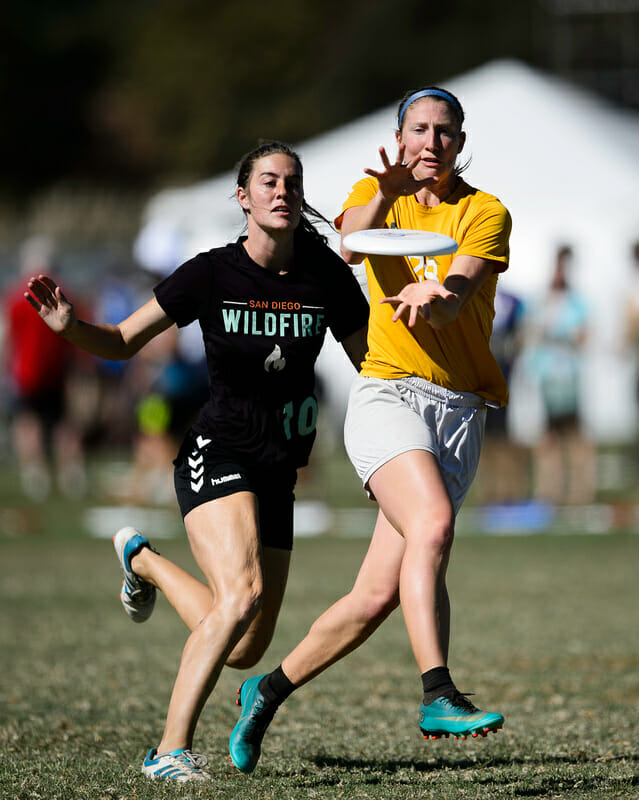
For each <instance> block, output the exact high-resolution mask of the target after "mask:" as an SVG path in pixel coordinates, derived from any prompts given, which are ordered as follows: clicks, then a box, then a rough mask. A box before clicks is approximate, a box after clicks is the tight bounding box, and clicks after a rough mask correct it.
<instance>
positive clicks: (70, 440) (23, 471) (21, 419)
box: [3, 237, 87, 500]
mask: <svg viewBox="0 0 639 800" xmlns="http://www.w3.org/2000/svg"><path fill="white" fill-rule="evenodd" d="M53 261H54V259H53V245H52V243H51V242H50V241H49V240H48V239H46V238H44V237H34V238H32V239H28V240H27V241H26V242H25V243H24V244H23V246H22V248H21V251H20V279H19V280H18V282H17V284H16V285H15V286H12V287H9V288H8V290H7V291H6V294H5V297H4V303H3V305H4V309H3V310H4V318H5V327H4V342H3V360H4V368H5V370H6V376H7V381H8V397H7V407H6V412H7V414H8V417H9V426H10V435H11V444H12V447H13V451H14V454H15V457H16V459H17V464H18V468H19V471H20V481H21V486H22V490H23V492H24V493H25V494H26V495H27V496H28V497H30V498H31V499H33V500H44V499H45V498H46V497H47V496H48V494H49V493H50V491H51V489H52V485H53V475H54V474H55V477H56V479H57V485H58V488H59V489H60V490H61V491H62V492H63V493H65V494H67V495H68V496H71V497H79V496H81V495H82V494H84V492H85V491H86V488H87V482H86V473H85V465H84V455H83V448H82V442H81V437H80V435H79V433H78V431H77V428H76V425H75V424H74V420H73V419H72V418H70V415H69V414H68V409H67V402H66V399H67V398H66V389H67V381H68V378H69V376H70V374H71V370H72V367H73V359H74V355H73V350H72V348H71V346H70V345H68V344H67V342H65V341H64V339H62V338H61V337H59V336H56V335H55V334H54V333H53V332H52V331H51V330H49V329H48V328H47V327H46V325H42V324H41V322H40V320H39V319H38V317H37V316H36V315H35V314H34V313H33V311H32V309H31V308H30V307H29V304H28V303H27V302H26V301H25V299H24V283H25V281H24V277H26V276H31V275H38V274H40V273H42V272H50V271H51V270H52V269H54V268H55V265H54V263H53Z"/></svg>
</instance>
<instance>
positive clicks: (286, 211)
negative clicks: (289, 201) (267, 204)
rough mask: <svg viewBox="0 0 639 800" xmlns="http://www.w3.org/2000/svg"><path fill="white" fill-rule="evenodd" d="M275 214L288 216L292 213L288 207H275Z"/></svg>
mask: <svg viewBox="0 0 639 800" xmlns="http://www.w3.org/2000/svg"><path fill="white" fill-rule="evenodd" d="M273 213H274V214H283V215H285V216H288V215H289V214H290V213H291V209H290V208H289V207H288V206H275V208H274V209H273Z"/></svg>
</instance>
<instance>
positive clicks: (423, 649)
mask: <svg viewBox="0 0 639 800" xmlns="http://www.w3.org/2000/svg"><path fill="white" fill-rule="evenodd" d="M370 486H371V489H372V490H373V492H374V493H375V496H376V498H377V500H378V502H379V504H380V507H381V509H382V510H383V511H384V514H385V516H386V518H387V519H388V520H389V522H390V523H391V524H392V525H393V526H394V527H395V528H396V529H397V530H398V531H401V533H402V535H403V537H404V540H405V545H406V546H405V551H404V557H403V559H402V566H401V572H400V578H399V591H400V601H401V605H402V611H403V614H404V620H405V622H406V629H407V631H408V636H409V638H410V642H411V645H412V648H413V653H414V655H415V660H416V661H417V665H418V667H419V671H420V672H421V673H423V672H426V671H427V670H429V669H432V668H433V667H439V666H446V663H447V659H448V642H449V635H450V604H449V600H448V592H447V589H446V570H447V567H448V560H449V556H450V549H451V547H452V542H453V535H454V519H455V516H454V510H453V507H452V504H451V502H450V498H449V497H448V492H447V490H446V487H445V485H444V482H443V480H442V477H441V474H440V471H439V466H438V464H437V461H436V460H435V457H434V456H433V455H432V454H431V453H428V452H426V451H423V450H412V451H410V452H407V453H403V454H402V455H400V456H398V457H397V458H394V459H392V461H389V462H388V463H386V464H384V465H383V466H382V467H380V469H378V470H377V471H376V472H375V473H374V475H373V476H372V477H371V480H370Z"/></svg>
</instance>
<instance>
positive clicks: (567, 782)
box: [0, 490, 639, 800]
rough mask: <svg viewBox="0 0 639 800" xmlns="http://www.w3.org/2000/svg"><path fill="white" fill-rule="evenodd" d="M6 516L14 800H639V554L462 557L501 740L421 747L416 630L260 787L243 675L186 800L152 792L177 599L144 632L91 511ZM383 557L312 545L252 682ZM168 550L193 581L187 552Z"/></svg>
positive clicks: (565, 541)
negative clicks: (240, 732)
mask: <svg viewBox="0 0 639 800" xmlns="http://www.w3.org/2000/svg"><path fill="white" fill-rule="evenodd" d="M3 501H4V505H3V511H2V512H0V514H3V515H4V516H1V515H0V530H4V531H5V535H0V561H1V563H2V570H1V573H0V609H2V611H1V613H2V625H1V626H0V797H1V798H3V799H4V798H7V800H9V798H10V799H11V800H27V799H28V800H38V799H39V798H42V799H43V800H67V799H68V798H69V799H70V798H74V799H75V798H88V799H90V800H124V799H126V800H147V799H149V800H150V798H154V799H155V798H172V797H180V798H186V797H188V798H207V799H208V798H210V800H213V798H216V799H217V798H222V799H226V798H238V799H239V798H251V800H253V799H255V800H257V798H260V800H262V799H265V800H267V799H270V798H272V799H273V800H297V798H322V799H323V798H345V800H351V798H352V799H353V800H354V799H355V798H379V800H386V799H387V798H398V799H399V798H402V800H403V799H404V798H406V799H407V800H408V798H442V799H443V798H446V799H447V800H448V798H459V799H460V800H470V798H482V800H483V799H484V798H489V800H493V798H494V799H496V800H499V799H500V798H568V800H573V799H576V798H584V800H585V798H588V799H589V800H590V799H591V798H606V799H607V798H615V797H619V798H628V797H634V796H639V779H638V778H637V773H638V769H637V766H638V764H637V760H638V759H637V755H638V746H637V745H638V741H639V736H638V726H637V722H638V717H639V714H638V712H639V590H638V588H637V586H638V581H637V564H638V563H639V537H637V536H636V535H632V534H615V535H609V536H592V535H590V536H580V535H573V536H545V535H539V536H531V537H520V538H509V537H503V538H499V537H488V536H481V537H479V536H477V537H473V536H463V537H460V538H459V539H458V541H457V542H456V544H455V548H454V553H453V559H452V563H451V568H450V580H449V584H450V589H451V596H452V604H453V636H452V652H451V668H452V670H453V674H454V676H455V678H456V680H457V682H458V684H459V686H460V688H461V689H462V690H463V691H475V692H476V693H477V696H476V698H475V700H476V702H477V704H478V705H480V706H481V707H484V708H489V709H495V710H499V711H501V712H502V713H503V714H504V715H505V717H506V725H505V727H504V729H503V730H502V731H500V732H499V733H498V734H497V735H491V736H489V737H488V738H487V739H483V740H473V739H470V740H468V741H465V742H463V741H455V740H445V739H442V740H439V741H429V742H426V741H424V740H423V739H422V737H421V736H420V734H419V731H418V729H417V724H416V716H417V709H418V705H419V699H420V681H419V676H418V674H417V669H416V667H415V664H414V661H413V656H412V653H411V650H410V647H409V644H408V640H407V637H406V632H405V629H404V625H403V621H402V618H401V614H400V613H399V612H397V613H396V614H395V615H393V617H391V619H390V620H388V621H387V622H386V624H385V625H384V626H383V627H382V628H381V629H380V630H379V631H378V632H377V634H376V635H375V636H374V637H373V638H372V639H371V640H370V641H369V642H368V643H367V644H366V645H365V646H363V647H362V648H360V649H359V650H358V651H357V652H355V653H353V654H352V655H351V656H349V657H348V658H347V659H346V660H344V661H343V662H341V663H340V664H338V665H336V666H334V667H333V668H332V669H330V670H329V671H328V672H326V673H324V674H323V675H322V676H320V677H319V678H318V679H317V680H315V681H314V682H312V683H311V684H309V685H308V686H306V687H304V688H303V689H301V690H300V691H299V692H298V693H296V694H294V695H293V696H292V697H291V698H290V699H289V701H288V702H287V703H286V704H285V705H284V706H283V707H282V709H281V710H280V711H279V712H278V714H277V716H276V718H275V721H274V723H273V725H272V727H271V729H270V731H269V734H268V735H267V738H266V740H265V745H264V755H263V758H262V760H261V762H260V764H259V766H258V768H257V769H256V771H255V773H254V774H253V776H251V777H247V776H243V775H241V774H239V773H237V772H236V771H235V770H234V769H233V768H232V767H231V765H230V762H229V761H228V758H227V741H228V735H229V732H230V730H231V728H232V726H233V725H234V723H235V721H236V719H237V708H236V706H235V690H236V688H237V686H238V685H239V683H240V682H241V680H242V678H243V674H242V673H238V672H234V671H231V670H225V671H224V672H223V673H222V677H221V679H220V682H219V684H218V687H217V689H216V691H215V693H214V694H213V696H212V698H211V700H210V701H209V703H208V705H207V707H206V708H205V711H204V714H203V716H202V720H201V723H200V726H199V728H198V732H197V739H196V746H195V749H196V750H197V751H198V752H203V753H205V754H207V755H208V756H209V759H210V762H209V765H210V771H211V773H212V775H213V783H212V784H210V785H208V784H206V785H200V786H196V787H192V786H190V785H189V786H188V788H186V787H183V788H180V787H177V786H174V785H165V784H163V783H158V782H150V781H147V780H146V779H145V778H144V777H143V776H142V775H141V774H140V772H139V766H140V762H141V759H142V758H143V755H144V753H145V750H146V749H147V748H149V747H150V746H152V745H153V744H154V743H156V742H157V740H158V737H159V734H160V732H161V729H162V724H163V718H164V713H165V710H166V705H167V702H168V697H169V693H170V690H171V685H172V681H173V678H174V675H175V671H176V668H177V664H178V660H179V654H180V651H181V648H182V646H183V643H184V641H185V638H186V632H185V630H184V629H183V628H182V626H181V624H180V622H179V621H178V620H177V618H176V616H175V614H174V613H173V612H172V610H171V609H170V607H169V606H168V604H167V603H166V602H165V601H164V599H163V598H160V599H159V601H158V606H157V610H156V612H155V614H154V616H153V617H152V618H151V620H150V621H149V622H148V623H146V624H144V625H142V626H137V625H133V624H132V623H130V622H129V621H128V620H127V619H126V617H125V615H124V613H123V611H122V609H121V607H120V604H119V601H118V599H117V590H118V586H119V571H118V565H117V561H116V559H115V557H114V555H113V553H112V545H111V542H110V541H108V540H106V541H105V540H92V539H89V538H88V537H86V535H85V534H84V533H83V531H82V519H83V513H84V508H83V507H82V506H81V505H75V506H69V505H68V504H65V503H64V502H63V501H61V500H55V499H54V500H52V501H51V502H50V503H48V504H47V505H45V506H41V507H29V506H27V505H25V504H21V502H20V501H19V500H17V499H16V498H15V497H14V496H13V495H12V494H11V492H10V491H9V490H5V492H4V495H3ZM8 513H9V522H10V523H11V524H10V525H9V526H7V524H6V522H7V514H8ZM3 519H4V527H3V522H2V521H3ZM16 520H17V521H16ZM20 520H22V522H20ZM8 533H11V535H8ZM366 545H367V540H366V539H364V538H362V539H339V538H334V537H319V538H316V539H303V540H300V541H298V542H297V543H296V547H295V554H294V562H293V567H292V574H291V579H290V584H289V590H288V594H287V598H286V601H285V605H284V608H283V610H282V613H281V617H280V623H279V627H278V630H277V633H276V636H275V639H274V642H273V644H272V646H271V649H270V651H269V653H267V655H266V657H265V658H264V659H263V662H262V664H261V665H259V666H258V667H257V669H256V670H255V671H252V672H251V674H254V673H255V672H257V671H259V670H260V669H263V670H266V669H270V668H272V667H274V666H276V665H277V664H278V663H279V661H280V660H281V658H282V657H283V656H284V655H285V654H286V653H287V651H288V650H289V649H290V647H292V646H293V645H294V644H296V642H297V641H298V640H299V638H300V637H301V636H302V635H303V634H304V633H305V631H306V629H307V627H308V625H309V624H310V623H311V622H312V621H313V619H314V618H315V617H316V616H317V614H318V613H320V612H321V611H322V610H324V608H326V606H327V605H328V604H330V602H332V601H333V600H334V599H336V598H337V597H338V596H339V595H340V594H342V593H343V592H344V591H345V590H347V589H348V588H349V586H350V584H351V582H352V578H353V576H354V575H355V572H356V570H357V567H358V565H359V563H360V561H361V558H362V555H363V553H364V551H365V548H366ZM160 549H161V550H162V552H163V553H164V554H166V555H168V556H170V557H173V558H175V559H176V560H178V561H179V562H180V563H181V564H183V565H185V566H187V567H190V568H192V566H193V561H192V558H191V555H190V553H189V550H188V547H187V545H186V543H185V541H184V540H182V539H176V540H170V541H165V542H162V543H161V544H160Z"/></svg>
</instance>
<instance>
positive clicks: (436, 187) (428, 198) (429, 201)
mask: <svg viewBox="0 0 639 800" xmlns="http://www.w3.org/2000/svg"><path fill="white" fill-rule="evenodd" d="M460 180H461V178H460V177H459V175H452V176H451V177H450V178H449V179H447V180H446V181H442V182H441V183H436V184H433V185H432V186H424V188H423V189H420V190H419V191H418V192H417V194H416V195H415V199H416V200H417V202H418V203H419V204H420V205H422V206H430V207H432V206H438V205H440V204H441V203H445V202H446V200H448V198H449V197H450V196H451V194H453V192H454V191H455V189H457V187H458V186H459V182H460Z"/></svg>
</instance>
